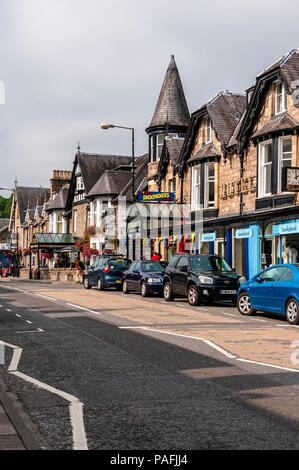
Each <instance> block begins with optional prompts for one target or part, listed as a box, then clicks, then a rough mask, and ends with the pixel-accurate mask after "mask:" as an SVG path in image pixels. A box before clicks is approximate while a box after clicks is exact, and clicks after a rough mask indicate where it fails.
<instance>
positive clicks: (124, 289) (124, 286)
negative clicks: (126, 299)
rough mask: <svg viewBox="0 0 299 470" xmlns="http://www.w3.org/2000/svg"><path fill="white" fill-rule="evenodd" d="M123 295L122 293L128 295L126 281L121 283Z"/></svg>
mask: <svg viewBox="0 0 299 470" xmlns="http://www.w3.org/2000/svg"><path fill="white" fill-rule="evenodd" d="M123 293H124V294H129V293H130V291H129V289H128V284H127V281H126V280H124V282H123Z"/></svg>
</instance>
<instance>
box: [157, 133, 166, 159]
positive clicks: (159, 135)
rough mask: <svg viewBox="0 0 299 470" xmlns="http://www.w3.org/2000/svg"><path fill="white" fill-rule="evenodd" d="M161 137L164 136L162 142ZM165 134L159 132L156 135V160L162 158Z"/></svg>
mask: <svg viewBox="0 0 299 470" xmlns="http://www.w3.org/2000/svg"><path fill="white" fill-rule="evenodd" d="M159 137H162V142H160V143H159ZM164 139H165V134H157V135H156V161H158V160H160V157H161V153H162V148H163V144H164ZM160 148H161V153H160V155H159V149H160Z"/></svg>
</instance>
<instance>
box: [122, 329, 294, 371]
mask: <svg viewBox="0 0 299 470" xmlns="http://www.w3.org/2000/svg"><path fill="white" fill-rule="evenodd" d="M119 328H121V327H119ZM136 328H137V327H136ZM139 328H140V329H141V330H147V331H153V332H156V333H162V334H165V335H173V336H180V337H183V338H190V339H196V340H198V341H202V342H204V343H205V344H208V345H209V346H211V347H212V348H213V349H216V350H217V351H218V352H220V353H221V354H223V355H225V356H226V357H228V358H230V359H235V360H237V361H240V362H247V363H251V364H256V365H260V366H265V367H272V368H274V369H280V370H285V371H287V372H296V373H298V372H299V369H292V368H290V367H284V366H278V365H276V364H268V363H266V362H258V361H253V360H250V359H244V358H241V357H238V356H235V355H233V354H231V353H229V352H228V351H226V350H225V349H223V348H221V347H220V346H218V345H217V344H215V343H213V342H212V341H210V340H208V339H204V338H198V337H197V336H189V335H182V334H179V333H171V332H168V331H162V330H155V329H153V328H148V327H144V326H143V327H139Z"/></svg>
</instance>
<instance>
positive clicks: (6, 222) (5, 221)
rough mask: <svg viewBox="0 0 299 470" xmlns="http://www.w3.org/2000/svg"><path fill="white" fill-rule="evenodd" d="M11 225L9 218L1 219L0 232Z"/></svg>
mask: <svg viewBox="0 0 299 470" xmlns="http://www.w3.org/2000/svg"><path fill="white" fill-rule="evenodd" d="M8 226H9V219H0V233H1V232H5V230H7V229H8Z"/></svg>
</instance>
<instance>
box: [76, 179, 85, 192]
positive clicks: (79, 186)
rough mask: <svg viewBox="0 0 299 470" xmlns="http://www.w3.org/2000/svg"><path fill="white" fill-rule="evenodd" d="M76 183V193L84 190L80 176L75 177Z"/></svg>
mask: <svg viewBox="0 0 299 470" xmlns="http://www.w3.org/2000/svg"><path fill="white" fill-rule="evenodd" d="M76 183H77V184H76V188H77V191H81V190H84V189H85V188H84V183H83V178H82V176H77V181H76Z"/></svg>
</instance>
